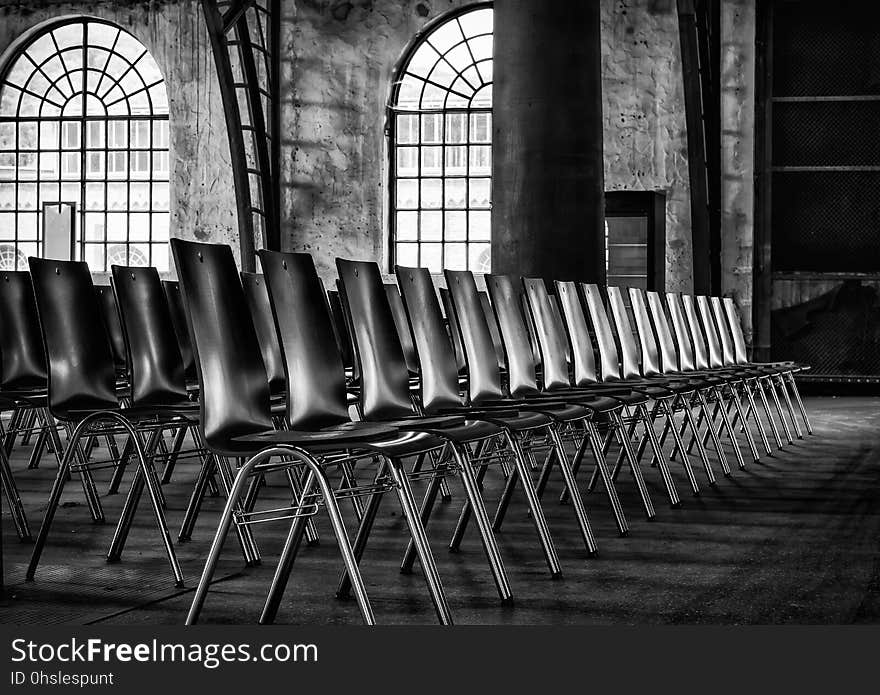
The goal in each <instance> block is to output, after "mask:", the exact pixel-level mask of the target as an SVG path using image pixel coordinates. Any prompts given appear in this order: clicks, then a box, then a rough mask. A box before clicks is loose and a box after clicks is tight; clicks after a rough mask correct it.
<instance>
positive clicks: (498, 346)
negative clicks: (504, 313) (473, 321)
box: [478, 290, 507, 371]
mask: <svg viewBox="0 0 880 695" xmlns="http://www.w3.org/2000/svg"><path fill="white" fill-rule="evenodd" d="M478 294H479V296H480V304H481V305H482V307H483V313H484V314H485V315H486V325H487V326H489V335H491V336H492V345H493V346H494V347H495V356H496V357H497V358H498V366H499V367H500V368H501V370H502V371H503V370H504V369H507V364H506V358H505V356H504V341H502V340H501V330H500V329H499V328H498V319H496V318H495V310H494V309H493V308H492V301H491V300H490V299H489V293H488V292H486V291H484V290H480V291H479V292H478Z"/></svg>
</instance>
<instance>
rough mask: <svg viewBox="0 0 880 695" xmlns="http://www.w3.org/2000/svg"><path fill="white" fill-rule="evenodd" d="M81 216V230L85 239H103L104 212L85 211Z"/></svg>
mask: <svg viewBox="0 0 880 695" xmlns="http://www.w3.org/2000/svg"><path fill="white" fill-rule="evenodd" d="M83 217H84V225H83V231H84V237H85V239H86V241H103V239H104V234H105V230H106V228H105V219H104V214H103V213H100V212H87V213H86V214H85V215H83Z"/></svg>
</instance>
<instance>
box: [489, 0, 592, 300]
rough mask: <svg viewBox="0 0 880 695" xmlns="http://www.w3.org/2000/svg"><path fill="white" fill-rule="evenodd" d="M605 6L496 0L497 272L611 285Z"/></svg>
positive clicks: (581, 1)
mask: <svg viewBox="0 0 880 695" xmlns="http://www.w3.org/2000/svg"><path fill="white" fill-rule="evenodd" d="M599 28H600V19H599V0H578V1H577V2H564V1H562V0H496V2H495V80H494V95H493V97H494V107H493V125H494V128H493V134H492V137H493V166H492V177H493V184H492V185H493V191H492V239H493V243H492V270H493V272H497V273H516V274H518V275H526V276H534V277H544V278H559V279H564V280H581V281H589V282H599V283H603V282H604V279H605V236H604V235H605V232H604V177H603V157H602V88H601V44H600V40H599V38H600V37H599Z"/></svg>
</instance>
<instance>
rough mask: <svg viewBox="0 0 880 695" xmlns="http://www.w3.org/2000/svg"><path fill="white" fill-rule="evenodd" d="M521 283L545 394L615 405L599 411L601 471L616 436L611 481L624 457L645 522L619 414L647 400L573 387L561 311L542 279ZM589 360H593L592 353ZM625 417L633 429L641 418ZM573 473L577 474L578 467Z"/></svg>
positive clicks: (613, 389)
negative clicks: (600, 399) (602, 426)
mask: <svg viewBox="0 0 880 695" xmlns="http://www.w3.org/2000/svg"><path fill="white" fill-rule="evenodd" d="M522 282H523V287H524V290H525V296H526V307H527V308H528V311H529V316H530V317H531V319H532V323H533V325H534V326H535V335H536V338H537V341H538V348H539V351H540V356H541V363H542V365H543V369H542V376H543V388H544V391H545V393H548V394H559V395H561V396H563V397H568V398H577V399H582V398H585V399H587V400H585V401H584V402H586V403H587V404H589V403H590V402H591V401H590V400H589V399H592V398H596V397H597V396H607V397H610V398H612V399H613V400H614V401H615V402H616V403H617V406H616V407H614V408H603V409H601V411H600V412H601V414H602V416H603V418H602V421H603V422H604V424H605V425H606V427H605V429H606V436H605V442H603V444H602V446H601V448H600V449H599V450H600V451H601V452H602V453H601V457H602V461H603V468H604V467H605V466H604V457H605V456H606V452H607V448H608V445H610V439H611V438H612V437H615V436H616V438H617V441H618V444H619V445H620V449H621V455H620V456H618V462H617V464H616V465H615V468H614V470H613V472H612V474H611V480H612V481H614V480H616V478H617V475H618V474H619V472H620V469H621V465H622V463H623V460H622V459H623V458H626V460H627V462H628V463H629V467H630V470H631V471H632V475H633V480H634V482H635V483H636V487H637V488H638V491H639V496H640V498H641V500H642V505H643V506H644V508H645V514H646V515H647V517H648V519H653V518H654V516H655V514H654V506H653V504H652V502H651V498H650V495H649V494H648V490H647V487H646V486H645V481H644V477H643V475H642V471H641V468H640V467H639V463H638V460H637V459H636V456H635V452H634V451H633V449H632V445H631V437H632V435H631V434H629V435H627V430H626V423H625V422H624V418H623V415H622V412H623V411H624V409H625V408H628V407H634V406H638V405H640V404H644V403H646V402H647V400H648V399H647V397H645V396H644V395H642V394H637V393H634V392H632V391H629V390H626V389H624V388H621V387H620V386H619V385H618V386H615V385H608V384H599V383H597V382H596V380H593V381H592V382H591V383H590V382H587V383H584V382H583V380H582V381H581V383H580V384H578V385H573V384H572V381H571V373H570V368H571V363H572V361H573V359H572V351H571V349H570V346H569V344H568V341H567V339H566V334H565V329H564V328H563V326H562V318H561V312H560V311H559V309H558V305H557V304H556V303H555V302H554V301H553V299H552V297H551V296H550V293H549V292H548V291H547V285H546V283H545V282H544V280H541V279H536V278H524V279H523V281H522ZM581 317H583V313H581ZM590 359H592V350H591V355H590ZM609 386H610V388H609ZM627 417H628V418H630V419H631V420H632V423H631V426H633V427H634V425H635V422H636V421H637V420H639V419H640V418H641V415H639V416H637V417H636V418H632V416H630V415H627ZM594 419H595V418H594ZM593 427H594V428H595V429H596V430H597V431H596V435H597V436H598V434H599V433H598V427H597V426H596V425H595V424H594V425H593ZM575 471H577V468H576V469H575ZM602 473H603V471H602V470H600V469H598V468H597V470H596V471H595V472H594V474H593V479H592V480H591V485H590V489H591V490H592V489H593V487H594V486H595V482H596V479H597V478H598V477H600V476H601V475H602ZM603 483H605V484H606V487H607V482H606V481H604V480H603Z"/></svg>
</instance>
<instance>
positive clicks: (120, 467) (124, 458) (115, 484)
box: [107, 438, 134, 495]
mask: <svg viewBox="0 0 880 695" xmlns="http://www.w3.org/2000/svg"><path fill="white" fill-rule="evenodd" d="M133 455H134V454H133V452H132V443H131V438H127V439H126V440H125V444H123V446H122V451H121V452H120V454H119V463H118V464H116V467H115V468H114V469H113V475H112V476H110V485H109V486H108V487H107V494H108V495H115V494H116V493H118V492H119V486H120V485H121V484H122V478H123V476H124V475H125V471H126V469H127V468H128V462H129V461H130V460H131V457H132V456H133Z"/></svg>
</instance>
